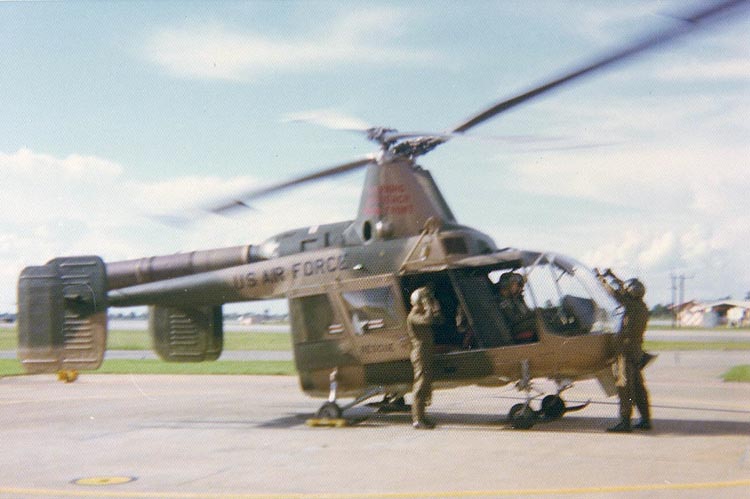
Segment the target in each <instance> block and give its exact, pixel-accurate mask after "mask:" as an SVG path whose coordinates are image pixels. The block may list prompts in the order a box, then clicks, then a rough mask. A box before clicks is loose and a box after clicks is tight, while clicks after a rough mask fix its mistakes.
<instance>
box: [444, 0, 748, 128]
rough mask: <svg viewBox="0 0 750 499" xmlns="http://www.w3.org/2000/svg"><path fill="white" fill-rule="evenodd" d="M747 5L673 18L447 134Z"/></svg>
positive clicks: (740, 0) (738, 0)
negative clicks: (665, 25) (661, 28)
mask: <svg viewBox="0 0 750 499" xmlns="http://www.w3.org/2000/svg"><path fill="white" fill-rule="evenodd" d="M746 2H747V0H728V1H724V2H720V3H710V6H708V7H704V8H703V9H701V10H698V11H696V12H693V13H690V14H688V15H685V16H678V17H676V19H677V20H678V21H680V24H679V25H677V26H675V27H674V28H672V29H668V30H666V31H660V32H658V33H655V34H652V35H650V36H647V37H645V38H643V39H641V40H639V41H638V42H636V43H634V44H632V45H628V46H626V47H623V48H622V49H620V50H618V51H616V52H613V53H611V54H608V55H606V56H604V57H600V58H598V59H596V60H594V61H593V62H590V63H589V64H586V65H584V66H582V67H580V68H578V69H575V70H573V71H571V72H569V73H567V74H565V75H563V76H561V77H559V78H556V79H554V80H551V81H549V82H547V83H545V84H543V85H540V86H538V87H536V88H533V89H531V90H529V91H527V92H525V93H523V94H520V95H517V96H515V97H513V98H511V99H507V100H504V101H502V102H498V103H497V104H495V105H493V106H492V107H490V108H489V109H486V110H484V111H482V112H480V113H478V114H476V115H475V116H472V117H471V118H469V119H467V120H466V121H464V122H463V123H461V124H460V125H458V126H457V127H455V128H453V129H452V130H451V131H450V133H463V132H465V131H466V130H468V129H470V128H473V127H475V126H476V125H478V124H480V123H482V122H484V121H486V120H488V119H490V118H492V117H494V116H497V115H498V114H500V113H503V112H505V111H507V110H509V109H511V108H513V107H515V106H517V105H519V104H522V103H524V102H526V101H529V100H531V99H533V98H535V97H537V96H539V95H541V94H544V93H546V92H548V91H550V90H553V89H555V88H557V87H559V86H561V85H564V84H565V83H568V82H571V81H573V80H575V79H577V78H579V77H582V76H585V75H587V74H589V73H593V72H595V71H597V70H599V69H603V68H605V67H607V66H609V65H611V64H615V63H617V62H620V61H623V60H625V59H627V58H629V57H633V56H635V55H637V54H640V53H641V52H645V51H646V50H649V49H651V48H654V47H656V46H658V45H660V44H663V43H666V42H669V41H671V40H673V39H676V38H678V37H680V36H682V35H685V34H687V33H689V32H691V31H693V30H695V29H698V28H701V27H703V26H704V25H705V24H706V22H707V21H709V20H711V19H712V18H715V17H716V16H718V15H720V14H722V13H725V12H726V11H728V10H730V9H732V8H735V7H737V6H739V5H741V4H744V3H746Z"/></svg>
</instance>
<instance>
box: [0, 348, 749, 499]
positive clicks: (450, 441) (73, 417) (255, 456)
mask: <svg viewBox="0 0 750 499" xmlns="http://www.w3.org/2000/svg"><path fill="white" fill-rule="evenodd" d="M748 355H749V354H748V353H747V352H679V353H675V352H669V353H662V354H661V355H660V357H659V358H658V359H657V361H656V362H655V363H654V364H653V365H652V366H649V368H648V369H647V372H646V376H647V381H648V385H649V388H650V390H651V396H652V404H653V413H654V420H655V430H654V431H652V432H640V433H634V434H630V435H615V434H608V433H605V432H604V429H605V428H606V427H607V426H608V425H610V424H611V423H613V421H614V417H615V414H616V412H617V407H616V402H617V401H616V398H605V397H604V396H603V394H602V393H601V391H600V389H599V387H598V384H597V383H596V382H589V381H586V382H582V383H578V384H576V385H575V386H574V387H573V388H572V389H570V390H568V391H566V392H565V395H564V398H565V399H566V401H568V402H569V403H570V404H575V403H578V402H584V401H586V400H588V399H591V404H590V405H589V407H587V408H586V409H584V410H582V411H579V412H574V413H569V414H566V415H565V417H564V418H563V419H562V420H560V421H554V422H546V423H540V424H537V425H536V426H534V427H533V428H532V429H531V430H528V431H520V430H512V429H510V428H509V427H508V426H507V425H506V424H505V421H504V416H505V414H506V413H507V411H508V409H509V408H510V406H511V405H513V404H515V403H517V402H518V401H519V400H520V399H521V397H520V396H519V394H518V393H516V392H515V391H514V390H513V388H512V387H504V388H500V389H489V388H478V387H466V388H459V389H455V390H448V391H440V392H436V393H435V394H434V404H433V406H432V407H431V408H430V412H431V414H432V415H433V416H434V417H435V419H436V420H437V422H438V425H439V426H438V428H437V429H436V430H434V431H421V432H420V431H415V430H413V429H412V428H411V426H410V421H409V416H408V415H405V414H375V413H373V412H372V411H371V410H370V409H369V408H365V407H362V408H357V409H354V410H352V412H351V413H350V414H349V415H350V416H351V417H355V418H366V419H364V420H362V421H361V422H359V423H358V424H355V425H353V426H349V427H345V428H313V427H309V426H307V425H305V421H306V420H307V419H308V418H309V417H311V416H312V415H313V413H314V412H315V410H316V409H317V408H318V406H319V405H320V404H321V403H322V401H321V400H317V399H310V398H308V397H306V396H305V395H304V394H302V393H301V392H300V391H299V389H298V386H297V379H296V378H294V377H284V376H280V377H265V376H158V375H117V376H114V375H86V374H84V375H82V376H81V378H80V379H79V380H78V381H77V382H75V383H71V384H64V383H59V382H57V381H55V378H54V377H53V376H49V375H47V376H24V377H11V378H3V379H0V435H1V438H2V449H3V450H2V452H0V496H2V497H13V498H29V497H112V498H206V499H208V498H230V497H232V498H253V499H255V498H266V497H267V498H276V499H280V498H294V499H302V498H358V497H361V498H394V497H396V498H433V497H440V498H453V497H457V498H458V497H503V496H506V497H556V496H567V497H578V496H584V497H595V498H604V497H637V498H643V497H670V496H672V497H675V496H679V497H681V498H682V497H696V498H697V497H708V496H710V497H740V496H746V495H748V494H750V384H747V383H724V382H722V381H721V380H720V379H719V378H718V376H719V375H720V374H721V373H722V372H724V371H725V370H726V369H727V368H728V367H730V366H732V365H737V364H742V363H745V364H746V363H748V360H750V359H748ZM538 388H540V389H544V390H545V391H549V390H551V389H552V386H551V385H547V384H546V383H540V384H539V385H538Z"/></svg>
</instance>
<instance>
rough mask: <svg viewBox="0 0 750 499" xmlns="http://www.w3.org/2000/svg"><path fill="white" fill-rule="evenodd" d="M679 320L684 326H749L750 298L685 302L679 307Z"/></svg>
mask: <svg viewBox="0 0 750 499" xmlns="http://www.w3.org/2000/svg"><path fill="white" fill-rule="evenodd" d="M677 320H678V322H679V324H680V325H682V326H697V327H716V326H729V327H748V326H750V300H719V301H714V302H708V303H700V302H693V301H691V302H687V303H683V304H682V305H680V306H679V307H677Z"/></svg>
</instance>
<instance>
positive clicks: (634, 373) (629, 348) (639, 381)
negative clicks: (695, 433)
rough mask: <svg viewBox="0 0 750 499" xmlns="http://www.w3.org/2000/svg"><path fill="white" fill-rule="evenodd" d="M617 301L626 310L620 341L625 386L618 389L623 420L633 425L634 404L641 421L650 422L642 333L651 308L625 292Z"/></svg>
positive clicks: (619, 295)
mask: <svg viewBox="0 0 750 499" xmlns="http://www.w3.org/2000/svg"><path fill="white" fill-rule="evenodd" d="M616 298H617V299H618V301H619V302H620V303H621V304H622V305H623V307H624V308H625V314H624V315H623V318H622V328H621V331H620V335H619V336H618V342H617V348H618V353H619V355H620V356H621V361H622V362H624V364H625V380H624V381H625V382H624V386H618V395H619V397H620V420H621V421H622V422H627V423H628V424H629V423H630V418H631V416H632V415H633V404H635V406H636V407H637V408H638V412H639V413H640V415H641V421H642V422H650V421H651V413H650V408H649V400H648V391H647V390H646V385H645V383H644V382H643V374H642V372H641V365H640V362H641V359H642V358H643V334H644V333H645V331H646V325H647V323H648V307H647V306H646V304H645V303H644V302H643V300H639V299H634V298H631V297H629V296H627V295H625V294H622V293H618V294H617V295H616ZM620 384H622V383H620Z"/></svg>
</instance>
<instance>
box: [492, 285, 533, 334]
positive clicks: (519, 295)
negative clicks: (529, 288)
mask: <svg viewBox="0 0 750 499" xmlns="http://www.w3.org/2000/svg"><path fill="white" fill-rule="evenodd" d="M523 286H524V278H523V276H522V275H521V274H518V273H516V272H506V273H505V274H503V275H501V276H500V280H499V281H498V282H497V288H498V293H499V295H500V296H499V307H500V312H501V313H502V315H503V318H504V319H505V322H506V324H507V325H508V327H509V328H510V333H511V336H513V339H514V340H515V341H516V342H517V343H525V342H530V341H535V340H536V333H535V329H536V320H535V318H534V312H532V311H531V310H530V309H529V307H528V306H527V305H526V301H525V300H524V297H523Z"/></svg>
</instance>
